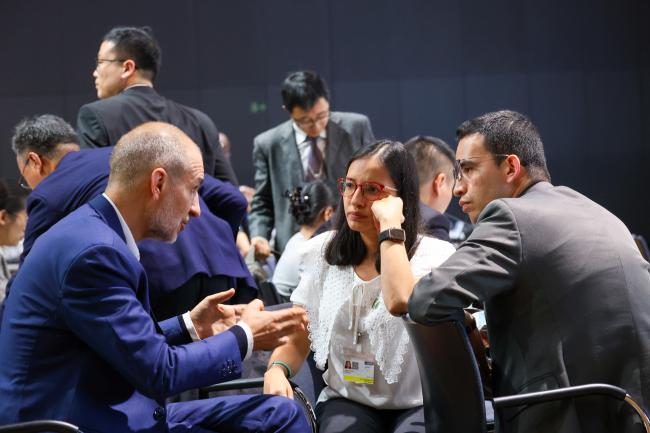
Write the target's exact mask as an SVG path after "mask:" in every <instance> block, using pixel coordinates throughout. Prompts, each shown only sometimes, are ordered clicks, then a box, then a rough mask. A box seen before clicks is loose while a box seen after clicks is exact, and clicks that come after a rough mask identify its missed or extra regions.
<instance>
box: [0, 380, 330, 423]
mask: <svg viewBox="0 0 650 433" xmlns="http://www.w3.org/2000/svg"><path fill="white" fill-rule="evenodd" d="M289 384H290V385H291V389H293V394H294V397H295V398H297V399H298V400H300V402H302V404H303V406H304V407H305V412H306V415H307V418H308V420H309V424H310V426H311V429H312V431H313V432H316V431H317V427H316V413H315V412H314V408H313V406H312V405H311V403H310V402H309V399H308V398H307V396H306V395H305V394H304V393H303V392H302V390H301V389H300V388H299V387H298V385H297V384H296V383H295V382H294V381H292V380H290V379H289ZM263 387H264V378H263V377H254V378H250V379H235V380H230V381H228V382H223V383H217V384H214V385H210V386H206V387H203V388H201V389H200V390H199V396H200V397H199V398H205V397H207V396H208V394H209V393H210V392H217V391H231V390H233V389H249V388H263ZM0 433H2V431H0ZM62 433H67V432H62Z"/></svg>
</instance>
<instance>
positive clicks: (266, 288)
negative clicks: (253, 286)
mask: <svg viewBox="0 0 650 433" xmlns="http://www.w3.org/2000/svg"><path fill="white" fill-rule="evenodd" d="M257 287H258V289H259V298H260V299H261V300H262V302H264V305H267V306H269V305H278V304H283V303H285V302H287V301H288V299H285V298H284V297H283V296H282V295H280V294H279V293H278V291H277V290H276V288H275V285H274V284H273V283H272V282H271V281H262V282H260V283H258V284H257Z"/></svg>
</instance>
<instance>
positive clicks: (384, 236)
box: [378, 228, 406, 245]
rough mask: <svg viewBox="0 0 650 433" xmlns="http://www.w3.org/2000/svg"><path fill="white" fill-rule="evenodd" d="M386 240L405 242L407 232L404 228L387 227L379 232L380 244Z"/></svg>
mask: <svg viewBox="0 0 650 433" xmlns="http://www.w3.org/2000/svg"><path fill="white" fill-rule="evenodd" d="M386 240H391V241H395V242H404V241H405V240H406V232H405V231H404V230H403V229H398V228H390V229H386V230H384V231H383V232H381V233H379V242H378V245H381V243H382V242H383V241H386Z"/></svg>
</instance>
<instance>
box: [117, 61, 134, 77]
mask: <svg viewBox="0 0 650 433" xmlns="http://www.w3.org/2000/svg"><path fill="white" fill-rule="evenodd" d="M122 68H123V70H122V74H121V75H120V77H121V78H123V79H127V78H130V77H132V76H133V75H134V74H135V71H136V70H137V68H136V67H135V62H134V61H133V60H131V59H128V60H125V61H124V63H122Z"/></svg>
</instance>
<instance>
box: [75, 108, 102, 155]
mask: <svg viewBox="0 0 650 433" xmlns="http://www.w3.org/2000/svg"><path fill="white" fill-rule="evenodd" d="M77 135H78V136H79V146H81V147H82V148H94V147H106V146H109V143H108V137H107V136H106V134H105V132H104V128H103V127H102V125H101V123H100V121H99V118H98V117H97V115H96V114H95V111H94V110H93V109H91V108H90V107H89V106H88V105H84V106H82V107H81V108H80V109H79V113H78V114H77Z"/></svg>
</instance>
